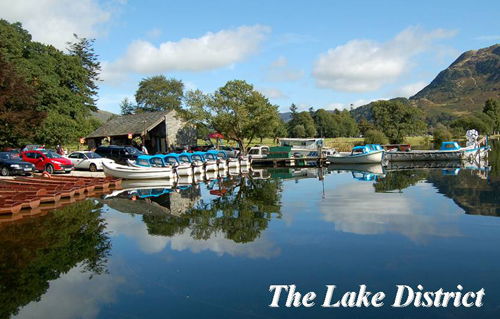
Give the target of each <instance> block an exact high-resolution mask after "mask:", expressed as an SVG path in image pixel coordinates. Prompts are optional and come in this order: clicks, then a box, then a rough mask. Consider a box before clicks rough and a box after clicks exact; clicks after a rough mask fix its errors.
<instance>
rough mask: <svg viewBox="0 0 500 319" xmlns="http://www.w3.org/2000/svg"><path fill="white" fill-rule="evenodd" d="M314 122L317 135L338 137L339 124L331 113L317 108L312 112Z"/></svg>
mask: <svg viewBox="0 0 500 319" xmlns="http://www.w3.org/2000/svg"><path fill="white" fill-rule="evenodd" d="M314 124H315V125H316V131H317V132H318V136H319V137H338V136H339V135H340V125H339V123H338V122H337V121H336V120H335V117H334V116H333V114H332V113H330V112H328V111H326V110H324V109H319V110H317V111H316V112H315V114H314Z"/></svg>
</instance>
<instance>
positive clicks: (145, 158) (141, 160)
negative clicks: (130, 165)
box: [136, 155, 153, 167]
mask: <svg viewBox="0 0 500 319" xmlns="http://www.w3.org/2000/svg"><path fill="white" fill-rule="evenodd" d="M152 157H153V156H151V155H139V156H138V157H137V160H136V164H137V165H139V166H145V167H150V166H151V162H150V160H151V158H152Z"/></svg>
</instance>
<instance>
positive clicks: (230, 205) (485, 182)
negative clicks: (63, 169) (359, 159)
mask: <svg viewBox="0 0 500 319" xmlns="http://www.w3.org/2000/svg"><path fill="white" fill-rule="evenodd" d="M499 161H500V148H499V147H495V148H494V150H493V152H492V154H491V156H490V165H491V167H490V168H488V167H485V166H484V165H470V164H469V165H465V166H464V165H462V166H459V165H458V164H451V165H447V166H446V167H445V168H443V167H440V166H439V165H437V166H436V165H435V167H432V168H425V169H423V168H414V167H388V168H387V169H385V170H383V169H382V168H378V167H362V168H361V169H359V168H352V167H351V168H349V169H346V168H345V167H330V168H328V169H322V170H318V169H298V170H292V169H272V170H256V171H254V172H253V173H252V174H251V175H253V177H252V176H246V177H241V176H226V177H225V178H221V179H216V180H213V181H210V182H202V183H199V184H197V185H192V184H188V183H186V185H184V186H182V187H179V188H176V189H168V188H166V189H164V188H161V187H159V188H155V189H148V188H146V187H142V188H140V189H139V190H133V188H134V187H133V186H134V185H131V187H130V190H129V191H127V190H125V191H123V192H115V193H114V194H113V196H109V195H108V196H103V197H102V198H96V199H89V200H85V201H83V202H79V203H75V204H73V205H71V206H67V207H64V208H62V209H59V210H56V211H53V212H49V213H48V214H47V215H45V216H42V217H39V218H33V219H29V220H27V221H23V222H19V223H13V224H6V225H4V226H2V227H1V228H0V239H1V243H2V246H1V249H0V271H1V272H0V274H1V275H0V304H1V306H0V317H2V318H3V317H9V316H13V317H17V318H35V317H36V318H290V317H308V318H320V317H325V318H332V317H351V318H387V317H397V318H421V317H428V318H432V317H439V318H479V317H484V318H498V317H500V218H498V217H499V216H500V197H499V191H500V171H499V166H498V165H500V163H499ZM124 186H127V185H126V184H125V185H124ZM292 284H293V285H296V287H297V291H299V292H300V293H301V294H302V295H304V294H306V293H307V292H310V291H312V292H315V293H316V294H317V299H316V300H315V305H314V306H312V307H309V308H306V307H299V308H295V307H286V306H285V302H286V297H287V293H286V292H283V294H282V296H281V299H280V300H279V308H270V307H269V305H270V304H271V302H272V299H273V295H274V293H273V292H270V286H271V285H292ZM326 285H336V287H337V288H336V290H335V292H334V295H333V299H332V303H333V302H335V301H337V300H339V299H340V298H341V297H342V295H343V294H344V293H345V292H349V291H358V290H359V289H360V287H359V286H360V285H366V287H367V289H368V290H369V291H371V292H372V293H375V292H379V291H381V292H384V293H385V295H386V297H385V299H384V305H383V306H382V307H379V308H375V307H373V306H369V307H360V308H356V307H354V308H343V307H339V308H325V307H321V304H322V303H323V300H324V297H325V294H326V290H327V288H326ZM396 285H407V286H409V287H412V288H413V289H414V290H415V291H418V289H417V286H418V285H421V286H422V287H423V291H432V292H435V291H437V290H439V289H440V288H442V289H443V291H448V292H456V291H457V289H458V288H457V285H461V286H462V287H463V292H464V293H465V292H467V291H474V292H477V291H479V290H480V289H482V288H484V291H485V296H484V298H483V301H482V303H483V306H482V307H475V306H474V307H470V308H466V307H458V308H456V307H453V306H450V305H449V306H448V307H447V308H436V307H430V308H425V307H415V306H414V305H413V304H411V305H409V306H407V307H405V308H394V307H391V305H392V303H393V302H394V299H395V296H396V291H397V287H396ZM450 304H451V303H450Z"/></svg>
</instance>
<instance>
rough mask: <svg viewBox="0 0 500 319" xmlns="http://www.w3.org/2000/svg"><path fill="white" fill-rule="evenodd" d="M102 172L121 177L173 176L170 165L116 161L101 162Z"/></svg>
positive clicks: (154, 177) (151, 177) (150, 177)
mask: <svg viewBox="0 0 500 319" xmlns="http://www.w3.org/2000/svg"><path fill="white" fill-rule="evenodd" d="M103 169H104V174H105V175H106V176H113V177H116V178H123V179H156V178H163V179H169V178H173V176H174V172H173V170H172V168H171V167H131V166H126V165H121V164H116V163H103Z"/></svg>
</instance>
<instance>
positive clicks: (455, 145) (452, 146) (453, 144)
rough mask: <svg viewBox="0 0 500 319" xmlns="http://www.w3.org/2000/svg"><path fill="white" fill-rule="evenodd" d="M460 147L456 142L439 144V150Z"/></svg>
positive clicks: (451, 149) (454, 149)
mask: <svg viewBox="0 0 500 319" xmlns="http://www.w3.org/2000/svg"><path fill="white" fill-rule="evenodd" d="M460 148H461V147H460V145H458V143H457V142H443V144H441V151H459V150H460Z"/></svg>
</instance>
